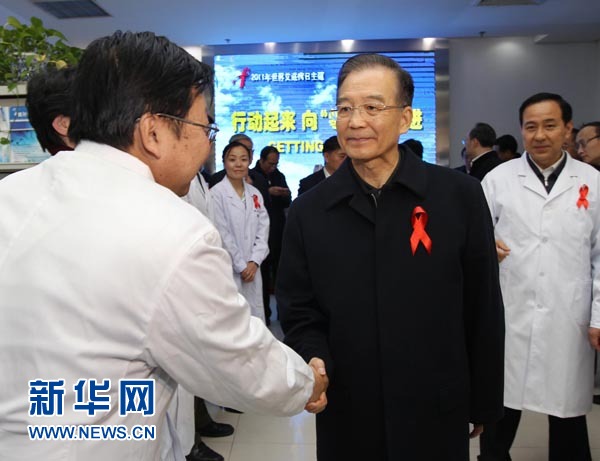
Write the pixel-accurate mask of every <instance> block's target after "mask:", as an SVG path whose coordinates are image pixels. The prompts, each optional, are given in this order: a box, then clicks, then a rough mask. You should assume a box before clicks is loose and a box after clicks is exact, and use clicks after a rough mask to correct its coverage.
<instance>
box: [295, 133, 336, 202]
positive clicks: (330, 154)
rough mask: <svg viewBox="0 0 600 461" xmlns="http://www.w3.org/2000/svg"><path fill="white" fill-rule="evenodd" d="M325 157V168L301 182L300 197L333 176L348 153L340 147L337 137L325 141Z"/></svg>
mask: <svg viewBox="0 0 600 461" xmlns="http://www.w3.org/2000/svg"><path fill="white" fill-rule="evenodd" d="M323 157H324V158H325V166H324V167H323V168H321V169H320V170H319V171H315V172H314V173H313V174H311V175H309V176H307V177H306V178H304V179H301V180H300V187H299V188H298V195H302V194H303V193H304V192H306V191H307V190H308V189H311V188H313V187H315V186H316V185H317V184H319V183H320V182H321V181H323V180H324V179H326V178H328V177H329V176H331V175H332V174H333V173H335V171H336V170H337V169H338V168H339V167H340V165H341V164H342V162H343V161H344V160H345V159H346V153H345V152H344V151H343V150H342V148H341V147H340V143H339V142H338V139H337V136H332V137H330V138H328V139H327V140H325V142H324V143H323Z"/></svg>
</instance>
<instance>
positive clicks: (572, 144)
mask: <svg viewBox="0 0 600 461" xmlns="http://www.w3.org/2000/svg"><path fill="white" fill-rule="evenodd" d="M578 133H579V129H578V128H575V127H573V129H572V130H571V136H569V139H568V141H567V142H565V144H564V145H563V149H564V150H566V151H567V152H568V154H569V155H570V156H571V157H573V158H574V159H575V160H582V158H581V155H580V154H579V147H578V146H577V134H578Z"/></svg>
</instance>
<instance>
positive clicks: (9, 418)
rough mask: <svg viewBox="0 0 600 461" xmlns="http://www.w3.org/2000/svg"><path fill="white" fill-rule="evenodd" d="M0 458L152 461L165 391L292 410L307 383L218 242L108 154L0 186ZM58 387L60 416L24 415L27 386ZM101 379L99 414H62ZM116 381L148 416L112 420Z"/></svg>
mask: <svg viewBox="0 0 600 461" xmlns="http://www.w3.org/2000/svg"><path fill="white" fill-rule="evenodd" d="M0 204H1V207H2V212H1V213H0V389H1V392H0V459H2V460H3V461H6V460H9V461H10V460H22V459H44V460H48V461H58V460H60V461H76V460H77V461H79V460H86V461H95V460H103V461H104V460H118V459H119V460H120V459H131V460H142V459H143V460H157V459H159V457H160V452H159V451H160V450H159V448H160V447H159V441H160V439H161V436H160V434H161V432H162V431H163V430H165V413H166V409H167V405H168V404H169V401H170V400H171V397H172V395H173V391H174V389H175V386H176V383H177V382H178V383H180V384H181V385H182V386H184V387H185V388H186V389H188V390H189V391H190V392H192V393H193V394H195V395H199V396H201V397H204V398H206V399H207V400H210V401H211V402H214V403H216V404H219V405H225V406H229V407H233V408H239V409H240V410H242V411H253V412H264V413H271V414H276V415H281V416H284V415H291V414H295V413H298V412H300V411H302V409H303V407H304V406H305V404H306V402H307V400H308V398H309V397H310V394H311V392H312V387H313V381H314V379H313V373H312V371H311V369H310V367H308V366H307V365H306V364H305V363H304V361H303V360H302V358H300V357H299V356H298V355H297V354H296V353H294V352H293V351H292V350H291V349H289V348H288V347H286V346H285V345H283V344H281V343H280V342H278V341H277V340H276V339H275V338H274V337H273V336H272V335H271V333H270V332H269V331H268V329H267V328H266V327H265V326H264V325H263V324H262V322H260V321H259V320H258V319H256V318H254V317H251V316H250V309H249V306H248V304H247V303H246V301H245V300H244V299H243V297H241V296H240V295H239V294H238V291H237V287H236V285H235V283H234V281H233V278H232V276H231V259H230V257H229V255H228V254H227V252H226V251H225V250H223V249H222V247H221V240H220V238H219V235H218V232H217V231H216V229H215V228H214V227H213V226H212V224H210V222H209V221H208V220H207V219H206V218H205V217H204V216H203V215H202V214H201V213H198V211H197V210H195V209H194V208H193V207H191V206H189V205H188V204H186V203H185V202H184V201H183V200H181V199H180V198H179V197H177V196H176V195H175V194H174V193H172V192H171V191H169V190H168V189H166V188H164V187H162V186H160V185H158V184H157V183H156V182H155V181H154V180H153V177H152V173H151V172H150V170H149V168H148V167H147V166H146V165H145V164H143V163H142V162H140V161H139V160H137V159H136V158H134V157H133V156H132V155H129V154H127V153H125V152H122V151H120V150H117V149H114V148H112V147H109V146H105V145H99V144H96V143H91V142H86V141H84V142H81V143H80V145H79V146H78V147H77V148H76V150H75V151H74V152H64V153H59V154H58V155H56V156H55V157H53V158H51V159H49V160H46V161H45V162H43V163H41V164H40V165H38V166H36V167H33V168H30V169H28V170H25V171H22V172H19V173H15V174H13V175H10V176H9V177H7V178H5V179H3V180H1V181H0ZM38 378H39V379H46V380H50V379H64V380H65V389H66V390H65V395H64V411H65V414H64V415H63V416H62V417H36V416H29V407H30V405H29V388H28V380H33V379H38ZM79 379H97V380H103V379H110V380H111V383H112V386H111V388H110V391H109V393H108V396H109V397H110V398H111V400H110V401H111V403H112V407H111V411H110V412H108V413H106V412H100V413H97V414H96V415H95V416H88V415H87V413H85V412H76V411H74V410H73V404H74V402H75V395H76V394H75V392H73V385H74V384H75V383H76V382H77V381H78V380H79ZM120 379H154V380H155V396H156V398H155V409H156V411H155V413H154V415H152V416H143V415H142V414H141V413H129V414H127V415H126V416H119V411H118V409H119V406H118V402H119V399H118V387H119V386H118V383H119V380H120ZM28 424H35V425H37V424H63V425H64V424H75V425H77V424H84V425H90V424H103V425H106V424H111V425H125V426H127V427H128V428H129V429H131V428H132V427H133V426H134V425H155V426H156V428H157V432H158V434H157V437H156V440H154V441H145V442H140V441H133V440H132V441H121V440H119V441H112V442H110V441H101V440H94V441H81V440H78V441H47V442H40V441H30V440H29V437H28V434H27V425H28Z"/></svg>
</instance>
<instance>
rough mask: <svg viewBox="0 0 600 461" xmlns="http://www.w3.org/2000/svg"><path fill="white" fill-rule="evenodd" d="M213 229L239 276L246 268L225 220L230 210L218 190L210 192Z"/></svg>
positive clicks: (240, 251) (228, 220) (228, 222)
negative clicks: (215, 230) (218, 235)
mask: <svg viewBox="0 0 600 461" xmlns="http://www.w3.org/2000/svg"><path fill="white" fill-rule="evenodd" d="M211 199H212V205H213V214H214V223H215V227H216V228H217V230H218V231H219V234H220V235H221V240H223V247H224V248H225V249H226V250H227V252H228V253H229V256H231V262H232V264H233V270H234V272H236V273H238V274H240V273H241V272H242V271H243V270H244V269H246V267H247V266H248V261H246V259H245V258H244V254H243V253H242V250H241V249H240V247H239V246H238V244H237V242H236V239H235V236H234V235H233V232H232V230H231V226H232V224H231V220H230V219H227V218H228V216H229V213H230V210H228V209H227V203H226V198H225V196H224V195H223V194H222V193H221V190H220V189H215V188H213V189H212V191H211Z"/></svg>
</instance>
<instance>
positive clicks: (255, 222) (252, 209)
mask: <svg viewBox="0 0 600 461" xmlns="http://www.w3.org/2000/svg"><path fill="white" fill-rule="evenodd" d="M243 184H244V200H242V199H241V198H240V196H239V195H238V194H237V192H236V191H235V190H234V188H233V186H232V185H231V182H230V181H229V178H228V177H227V176H225V177H224V178H223V180H222V181H221V182H219V183H218V184H215V185H214V186H213V187H212V189H211V190H210V193H211V199H212V202H213V206H214V214H215V226H216V227H217V229H218V230H219V233H220V234H221V238H222V239H223V246H224V247H225V249H226V250H227V251H228V252H229V254H230V255H231V259H232V261H233V276H234V279H235V283H236V284H237V286H238V289H239V290H240V293H241V294H242V295H243V296H244V297H245V298H246V299H247V300H248V303H249V304H250V307H251V308H252V315H254V316H255V317H258V318H260V319H262V321H263V322H264V321H265V311H264V304H263V295H262V277H261V274H260V269H259V270H257V271H256V275H255V276H254V280H253V281H252V282H248V283H246V282H242V278H241V275H240V273H241V272H242V271H243V270H244V269H246V266H247V264H248V262H249V261H254V262H255V263H257V264H258V265H260V264H262V262H263V261H264V260H265V258H266V257H267V255H268V254H269V214H268V213H267V210H266V209H265V204H264V202H263V198H262V195H261V193H260V191H259V190H258V189H257V188H255V187H254V186H251V185H250V184H248V183H246V182H245V181H244V183H243Z"/></svg>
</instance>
